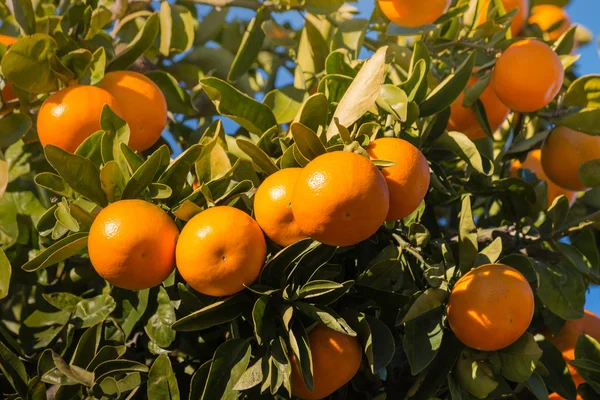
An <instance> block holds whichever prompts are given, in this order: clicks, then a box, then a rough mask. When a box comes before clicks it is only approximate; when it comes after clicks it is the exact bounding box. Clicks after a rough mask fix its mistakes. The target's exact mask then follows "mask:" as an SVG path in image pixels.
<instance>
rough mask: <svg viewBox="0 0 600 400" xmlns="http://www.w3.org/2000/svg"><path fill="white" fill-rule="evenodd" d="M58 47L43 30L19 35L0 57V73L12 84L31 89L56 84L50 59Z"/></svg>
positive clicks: (39, 90)
mask: <svg viewBox="0 0 600 400" xmlns="http://www.w3.org/2000/svg"><path fill="white" fill-rule="evenodd" d="M57 48H58V45H57V43H56V41H55V40H54V39H53V38H52V37H51V36H49V35H47V34H45V33H36V34H33V35H31V36H27V37H24V38H21V39H19V41H17V43H15V44H13V45H12V46H11V47H10V49H9V51H8V52H7V53H6V55H5V56H4V57H3V58H2V64H1V66H2V73H3V75H4V76H5V77H6V79H7V80H9V81H10V82H12V84H13V85H15V86H17V87H19V88H21V89H23V90H26V91H28V92H32V93H48V92H53V91H55V90H56V89H57V88H58V84H57V79H56V76H55V74H54V71H53V70H52V68H51V66H50V60H51V59H52V57H53V56H54V55H55V52H56V50H57Z"/></svg>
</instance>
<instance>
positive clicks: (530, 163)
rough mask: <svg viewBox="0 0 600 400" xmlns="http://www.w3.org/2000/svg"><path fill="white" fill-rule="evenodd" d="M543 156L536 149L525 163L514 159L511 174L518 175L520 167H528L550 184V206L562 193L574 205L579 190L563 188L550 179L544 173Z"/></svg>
mask: <svg viewBox="0 0 600 400" xmlns="http://www.w3.org/2000/svg"><path fill="white" fill-rule="evenodd" d="M541 157H542V151H541V150H539V149H536V150H532V151H530V152H529V154H528V155H527V158H526V159H525V161H524V162H523V163H521V162H520V161H519V160H515V161H513V163H512V164H511V166H510V172H511V175H512V176H518V175H517V173H518V171H519V170H520V169H528V170H530V171H531V172H534V173H535V174H536V176H537V178H538V179H539V180H542V181H545V182H546V184H547V185H548V207H550V205H552V202H553V201H554V199H556V198H557V197H558V196H561V195H565V196H567V199H569V204H570V205H573V203H574V202H575V199H576V198H577V192H573V191H571V190H567V189H563V188H561V187H560V186H558V185H557V184H555V183H554V182H552V181H551V180H550V179H548V176H547V175H546V174H545V173H544V169H543V168H542V162H541Z"/></svg>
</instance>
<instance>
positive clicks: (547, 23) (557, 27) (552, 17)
mask: <svg viewBox="0 0 600 400" xmlns="http://www.w3.org/2000/svg"><path fill="white" fill-rule="evenodd" d="M529 23H530V24H537V26H539V27H540V29H541V30H543V31H544V32H548V38H549V39H550V40H556V39H558V38H559V37H560V36H561V35H562V34H563V33H565V32H566V31H568V30H569V28H571V19H570V18H569V14H567V12H566V11H565V9H564V8H560V7H558V6H555V5H553V4H540V5H538V6H535V7H533V8H532V9H531V16H530V17H529ZM550 29H551V30H550Z"/></svg>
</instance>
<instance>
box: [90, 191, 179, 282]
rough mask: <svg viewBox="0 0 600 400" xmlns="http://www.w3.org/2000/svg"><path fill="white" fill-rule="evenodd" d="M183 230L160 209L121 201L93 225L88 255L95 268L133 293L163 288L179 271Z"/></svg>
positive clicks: (109, 279) (102, 213)
mask: <svg viewBox="0 0 600 400" xmlns="http://www.w3.org/2000/svg"><path fill="white" fill-rule="evenodd" d="M178 235H179V230H178V229H177V225H175V222H173V220H172V219H171V218H170V217H169V216H168V215H167V213H165V212H164V211H163V210H162V209H161V208H160V207H158V206H156V205H154V204H151V203H148V202H146V201H143V200H121V201H117V202H115V203H112V204H110V205H109V206H108V207H106V208H104V209H103V210H102V211H100V213H99V214H98V216H97V217H96V219H95V220H94V223H93V224H92V227H91V229H90V235H89V239H88V252H89V255H90V260H91V262H92V265H93V266H94V269H95V270H96V272H98V274H99V275H100V276H102V277H103V278H104V279H106V280H107V281H108V282H110V283H111V284H113V285H115V286H117V287H120V288H124V289H129V290H142V289H147V288H151V287H154V286H157V285H159V284H160V283H161V282H162V281H164V280H165V279H167V277H168V276H169V275H170V274H171V272H173V269H175V244H176V242H177V236H178Z"/></svg>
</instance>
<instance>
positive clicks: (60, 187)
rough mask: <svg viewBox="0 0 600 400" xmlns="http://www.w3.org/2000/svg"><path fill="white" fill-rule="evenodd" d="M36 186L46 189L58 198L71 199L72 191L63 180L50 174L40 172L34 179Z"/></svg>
mask: <svg viewBox="0 0 600 400" xmlns="http://www.w3.org/2000/svg"><path fill="white" fill-rule="evenodd" d="M34 182H35V183H36V185H38V186H41V187H43V188H44V189H48V190H50V191H52V192H54V193H56V194H57V195H59V196H65V197H71V195H72V194H73V191H72V190H71V188H70V187H69V186H68V185H67V183H66V182H65V181H64V179H63V178H61V177H60V176H58V175H56V174H53V173H51V172H42V173H40V174H37V175H36V176H35V178H34Z"/></svg>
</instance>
